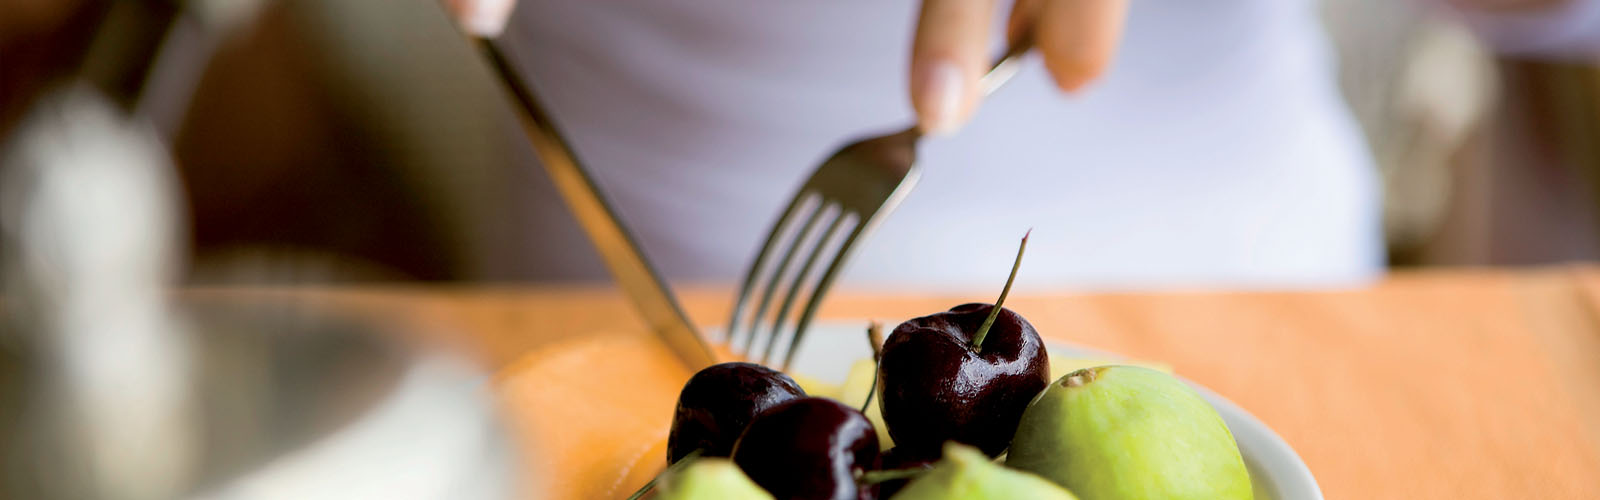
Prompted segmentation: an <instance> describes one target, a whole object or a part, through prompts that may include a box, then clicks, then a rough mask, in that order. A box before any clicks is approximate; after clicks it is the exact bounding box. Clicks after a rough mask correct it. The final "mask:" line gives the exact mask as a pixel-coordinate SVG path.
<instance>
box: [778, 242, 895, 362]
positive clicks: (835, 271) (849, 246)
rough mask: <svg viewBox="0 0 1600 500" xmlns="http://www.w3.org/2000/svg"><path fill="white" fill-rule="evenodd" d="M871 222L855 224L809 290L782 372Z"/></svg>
mask: <svg viewBox="0 0 1600 500" xmlns="http://www.w3.org/2000/svg"><path fill="white" fill-rule="evenodd" d="M872 222H873V221H870V220H869V221H866V222H861V221H858V222H857V223H856V225H855V228H854V229H852V230H850V235H849V236H846V237H845V239H844V243H843V244H841V245H839V253H837V254H835V255H834V256H833V262H831V263H829V264H828V270H827V271H825V272H823V273H822V279H821V280H818V281H817V286H816V288H813V289H812V290H811V298H810V299H808V300H806V308H805V311H804V312H802V313H800V320H799V321H797V322H796V323H795V327H794V336H793V337H791V338H790V339H789V350H788V352H785V353H784V355H783V365H782V370H784V371H788V370H789V365H790V364H791V363H793V362H794V355H795V351H797V350H798V349H796V348H797V347H799V345H800V338H801V336H802V335H805V332H806V328H807V327H809V326H811V319H812V318H813V317H815V316H816V315H817V306H819V305H821V304H822V298H823V297H825V296H827V294H828V289H829V288H832V287H833V279H834V278H835V277H837V276H838V275H839V270H840V269H842V268H844V264H845V261H847V260H849V259H850V255H851V253H852V252H853V251H854V250H855V248H854V247H855V244H856V240H859V239H860V238H861V234H862V233H864V232H866V230H867V229H868V228H870V227H871V226H872V225H873V224H872Z"/></svg>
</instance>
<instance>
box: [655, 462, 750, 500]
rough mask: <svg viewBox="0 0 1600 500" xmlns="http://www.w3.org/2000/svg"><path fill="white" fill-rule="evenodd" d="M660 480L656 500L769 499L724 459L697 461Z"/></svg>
mask: <svg viewBox="0 0 1600 500" xmlns="http://www.w3.org/2000/svg"><path fill="white" fill-rule="evenodd" d="M688 460H693V463H690V464H689V465H688V466H685V467H683V468H682V469H679V470H676V471H671V472H669V473H668V474H667V475H666V476H665V477H662V478H661V487H660V488H659V489H657V490H656V496H655V497H654V498H657V499H659V500H724V499H726V500H772V495H770V494H767V492H766V491H765V490H762V489H761V487H760V486H756V483H755V482H754V481H751V480H750V478H749V477H746V476H745V475H744V472H743V471H740V470H739V466H737V465H734V464H733V462H732V461H730V460H728V459H725V458H697V459H688Z"/></svg>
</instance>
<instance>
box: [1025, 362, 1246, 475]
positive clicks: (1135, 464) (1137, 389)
mask: <svg viewBox="0 0 1600 500" xmlns="http://www.w3.org/2000/svg"><path fill="white" fill-rule="evenodd" d="M1006 465H1008V466H1010V467H1014V468H1017V469H1021V470H1025V471H1029V472H1033V473H1035V474H1038V475H1040V476H1043V477H1044V478H1046V479H1049V480H1051V481H1054V482H1055V483H1056V484H1059V485H1061V486H1064V487H1066V488H1067V489H1068V490H1072V492H1073V493H1075V494H1077V495H1078V496H1079V497H1082V498H1083V500H1189V499H1194V500H1250V499H1251V498H1252V495H1253V494H1252V492H1251V486H1250V473H1249V472H1247V471H1246V470H1245V467H1244V459H1243V457H1241V456H1240V455H1239V446H1238V444H1236V443H1235V442H1234V440H1233V434H1232V433H1231V432H1229V431H1228V426H1227V425H1226V424H1225V423H1223V421H1222V416H1221V415H1218V414H1217V411H1216V409H1214V408H1212V407H1211V405H1210V404H1209V403H1206V401H1205V399H1202V398H1201V397H1200V395H1199V394H1197V393H1195V392H1194V390H1193V389H1191V388H1189V386H1188V385H1185V384H1184V383H1183V382H1182V381H1180V380H1178V379H1177V378H1176V377H1173V376H1171V375H1168V374H1165V373H1162V372H1159V371H1156V370H1151V369H1149V368H1141V367H1136V366H1102V367H1097V368H1085V369H1082V370H1078V371H1075V372H1072V373H1069V374H1067V375H1066V376H1063V377H1061V379H1059V380H1057V381H1055V383H1052V384H1050V386H1049V387H1047V388H1046V389H1045V391H1044V392H1043V393H1041V394H1040V395H1039V397H1038V398H1036V399H1034V401H1033V403H1032V404H1030V405H1029V406H1028V409H1027V410H1026V411H1024V412H1023V414H1022V422H1021V423H1020V424H1019V425H1018V427H1017V435H1016V436H1015V438H1013V440H1012V441H1011V452H1010V455H1009V456H1008V457H1007V459H1006Z"/></svg>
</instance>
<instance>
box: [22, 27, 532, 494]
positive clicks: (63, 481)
mask: <svg viewBox="0 0 1600 500" xmlns="http://www.w3.org/2000/svg"><path fill="white" fill-rule="evenodd" d="M156 3H159V2H156ZM138 5H143V3H142V2H122V3H120V4H119V7H124V8H137V6H138ZM126 6H135V7H126ZM169 7H170V6H169ZM130 19H131V20H132V21H130ZM138 19H141V17H140V16H131V17H126V18H114V20H115V21H118V22H129V23H131V24H124V25H122V28H124V29H126V28H130V26H131V27H132V28H133V30H132V31H133V32H136V33H142V34H144V35H148V34H149V33H151V32H152V31H153V32H157V33H158V34H159V32H161V31H162V30H165V29H167V28H166V27H155V28H153V29H141V28H139V27H138V26H137V25H138V24H139V21H137V20H138ZM143 19H150V20H157V21H160V20H161V16H159V15H157V16H152V17H147V18H143ZM169 22H170V19H167V20H165V22H163V23H162V24H163V26H166V25H167V24H168V23H169ZM112 26H116V25H115V24H112ZM113 38H114V37H113ZM159 38H161V39H164V40H166V42H163V43H162V44H157V46H162V45H165V44H166V43H167V42H171V41H172V37H166V36H162V37H159ZM113 41H115V40H113ZM97 45H102V43H101V42H99V41H97ZM157 52H158V53H159V54H161V55H162V57H156V55H155V54H148V53H138V52H137V51H134V53H133V55H130V54H129V53H127V52H118V51H111V52H102V53H104V54H109V55H108V56H107V57H109V59H102V60H101V61H100V62H98V63H94V64H92V66H93V67H92V68H89V69H95V68H100V69H108V70H109V73H107V74H102V75H100V77H97V76H96V75H94V74H93V73H94V72H93V71H87V72H86V75H85V77H86V79H88V80H90V81H93V82H95V83H98V84H100V85H99V87H100V88H95V85H90V84H88V83H85V82H83V81H78V82H73V83H69V84H67V85H65V86H63V87H61V88H58V89H55V90H53V91H52V92H51V93H50V94H49V95H47V96H46V97H45V98H43V99H41V100H40V101H38V102H37V103H36V104H35V106H34V107H33V109H32V110H31V111H30V112H29V113H28V114H27V116H26V117H25V118H24V120H23V121H22V122H21V124H20V125H19V126H18V127H17V129H16V131H15V133H14V134H13V135H12V136H11V137H9V138H6V139H5V140H4V142H3V143H0V260H3V267H0V269H3V271H0V273H3V274H0V280H3V285H4V288H3V290H4V293H5V297H4V300H3V301H0V315H3V316H0V325H3V328H4V330H3V331H0V498H28V499H54V498H105V499H166V498H206V499H211V498H216V499H234V498H238V499H255V498H263V499H266V498H272V499H277V498H296V499H307V498H312V499H315V498H329V499H334V498H338V499H346V498H382V499H478V498H484V499H487V498H505V497H508V496H509V495H510V493H511V490H512V486H511V485H512V481H511V478H510V470H511V469H510V466H511V462H512V459H511V449H510V448H509V447H508V444H507V440H506V439H504V437H503V435H502V433H503V430H502V427H501V426H500V424H499V421H498V419H497V416H496V415H497V412H496V411H495V410H496V409H495V405H494V403H493V397H492V394H491V392H490V391H489V387H488V385H487V378H486V377H485V376H484V375H483V374H482V373H480V372H478V371H477V370H475V369H473V368H472V367H471V366H470V365H468V364H466V363H465V362H463V361H461V360H459V359H457V358H455V357H454V356H451V355H448V354H444V353H435V352H427V351H422V350H418V349H415V348H411V347H407V346H403V345H400V344H398V343H397V341H398V339H399V336H398V335H395V334H393V333H384V332H381V331H379V330H380V327H379V325H376V324H374V323H369V322H359V321H355V320H353V319H351V318H339V317H337V316H335V315H332V314H329V313H326V312H324V311H319V310H318V309H316V308H315V307H312V304H309V303H288V302H278V303H262V302H248V303H247V302H243V301H232V302H228V301H223V302H218V301H215V300H198V301H192V304H191V303H186V304H179V303H176V302H174V301H173V298H172V297H173V294H172V290H171V286H172V284H173V283H174V282H175V278H176V276H177V275H178V274H179V270H180V268H181V262H182V260H181V256H182V255H183V253H182V252H181V251H180V248H181V246H180V243H179V241H181V240H180V239H179V238H180V237H181V236H180V235H181V234H182V231H181V230H180V229H179V228H180V227H182V226H181V223H180V221H181V220H182V219H181V218H180V215H179V209H178V207H179V206H180V203H179V199H178V197H177V196H178V193H179V192H180V191H179V189H178V187H177V186H176V184H175V182H174V180H173V168H172V165H171V162H170V158H169V156H168V153H167V151H166V148H165V146H164V145H163V144H162V142H161V141H160V140H159V138H158V137H159V136H158V134H157V133H156V132H155V131H154V127H152V126H151V125H150V123H149V122H148V118H149V116H147V114H150V113H152V111H151V109H152V108H150V106H149V105H148V104H149V102H150V101H149V100H148V99H145V98H146V97H149V96H152V95H157V94H154V93H152V92H153V91H151V89H148V88H142V87H148V86H149V85H150V83H149V82H158V83H159V82H162V81H163V80H164V78H163V77H164V76H165V77H166V78H165V80H166V81H167V82H168V84H171V85H182V84H184V83H185V82H183V80H184V78H183V77H182V75H181V71H179V70H180V69H181V68H171V67H169V68H168V69H162V67H163V66H165V65H164V64H163V62H165V61H170V60H172V59H171V58H170V57H169V56H170V55H171V54H172V53H174V51H170V50H167V49H165V48H163V49H161V50H159V51H157ZM177 52H178V53H181V52H182V51H177ZM132 59H136V60H132ZM152 66H154V67H155V68H156V69H155V74H148V73H150V69H149V68H151V67H152ZM179 66H182V65H181V64H180V65H179ZM173 75H178V76H173ZM130 78H131V79H130ZM128 81H136V82H137V81H144V82H146V83H144V84H138V83H136V84H135V85H134V86H133V87H132V89H133V90H134V91H135V92H134V94H133V95H131V96H130V95H116V92H117V90H118V89H119V88H124V87H120V86H118V85H105V84H106V83H117V82H128ZM104 92H110V93H111V94H110V95H108V94H107V93H104ZM184 92H186V91H178V92H176V93H174V94H169V97H168V98H169V99H174V101H171V102H177V103H181V102H183V97H182V94H183V93H184ZM130 97H131V98H130ZM130 110H140V111H141V112H142V113H141V114H136V113H132V112H130ZM184 306H190V307H184ZM385 326H391V325H385Z"/></svg>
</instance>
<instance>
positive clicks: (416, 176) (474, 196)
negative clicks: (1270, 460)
mask: <svg viewBox="0 0 1600 500" xmlns="http://www.w3.org/2000/svg"><path fill="white" fill-rule="evenodd" d="M111 3H114V2H106V1H103V0H6V1H5V2H4V5H5V7H4V10H5V12H6V14H5V15H4V16H0V136H4V135H6V134H7V133H8V132H9V131H10V130H11V129H12V128H13V127H15V126H16V125H17V123H18V122H19V120H20V119H21V118H22V116H23V114H24V113H25V111H26V110H27V109H28V106H29V105H30V103H32V102H33V101H34V100H35V99H37V98H38V97H39V96H40V95H41V94H42V93H43V92H44V91H45V90H46V89H48V88H49V87H50V85H51V84H52V83H55V82H59V81H60V80H61V79H63V78H66V77H67V76H69V75H72V74H73V73H74V72H75V71H76V70H77V69H78V68H79V67H80V66H81V65H82V63H83V62H84V61H85V59H86V58H88V57H89V56H90V55H89V54H88V49H89V47H90V45H91V41H92V39H93V38H94V34H95V32H96V28H97V26H99V24H100V23H101V21H102V20H103V19H104V18H105V17H106V12H107V11H108V9H109V8H110V7H109V6H110V4H111ZM431 3H432V0H394V1H384V2H321V1H296V0H286V1H280V2H268V3H267V4H266V5H265V6H264V7H263V9H262V11H261V12H260V13H259V14H258V16H256V18H255V19H254V20H252V21H250V22H248V23H244V24H242V25H241V26H239V27H237V28H236V29H231V30H229V32H228V33H227V34H226V36H224V37H222V38H221V39H220V41H218V42H217V45H216V51H215V54H214V57H213V59H212V60H211V62H210V64H209V65H206V66H205V67H204V73H203V75H202V76H201V77H200V78H199V80H198V81H199V83H198V86H197V87H196V88H195V89H194V94H193V96H192V100H191V101H189V105H188V106H187V111H186V112H183V113H168V115H169V116H165V117H156V121H157V122H162V121H165V123H158V126H159V127H160V128H163V129H164V130H163V132H164V133H167V134H170V143H171V147H172V148H173V153H174V155H175V158H176V165H177V166H178V170H179V172H180V175H181V181H182V186H183V189H184V190H185V193H184V194H185V197H184V200H185V202H186V203H187V204H188V206H187V213H188V215H189V217H191V218H192V227H191V230H192V238H193V241H192V243H193V248H194V255H193V262H192V264H193V266H192V272H191V274H190V275H189V277H188V279H189V280H192V281H197V282H208V281H210V282H215V281H227V280H230V279H233V278H230V277H229V276H231V275H238V274H241V273H244V274H249V275H251V276H253V278H252V279H267V280H294V279H297V278H296V276H300V275H306V274H310V275H317V276H319V277H321V278H322V279H332V280H394V279H416V280H491V281H525V280H535V281H537V280H557V279H593V277H595V276H603V268H602V267H601V265H600V263H599V261H598V260H597V259H595V258H594V257H592V256H584V255H578V256H576V257H574V258H573V260H572V261H573V262H577V263H578V267H584V266H587V268H586V269H579V270H577V271H573V272H571V273H562V274H557V275H552V274H549V273H544V272H542V271H539V270H536V269H529V268H527V266H522V265H519V262H518V260H519V256H523V255H528V254H530V253H531V252H535V251H538V250H539V249H540V248H541V246H542V245H541V243H544V242H551V241H569V242H570V241H581V240H582V233H581V232H579V231H578V229H577V228H576V226H575V225H574V224H573V223H572V222H570V221H568V220H567V216H566V214H561V213H554V214H552V213H543V212H541V211H539V210H533V209H531V208H530V207H532V206H533V205H532V204H531V203H532V202H530V201H529V200H538V199H541V198H548V197H553V196H555V194H554V191H553V190H552V188H551V187H550V186H549V185H548V181H547V180H546V179H545V178H544V175H543V173H542V172H541V171H540V170H539V169H538V168H536V166H535V165H534V163H533V159H532V155H531V154H530V153H529V152H528V151H527V149H526V146H525V144H524V143H522V142H521V138H520V136H519V135H518V134H517V132H516V129H515V125H514V124H515V122H514V121H513V120H512V118H511V117H510V115H509V114H508V113H506V112H505V111H504V110H503V109H500V108H499V106H501V103H500V101H499V96H498V94H496V93H495V90H494V87H493V84H492V82H491V80H490V77H489V74H488V72H486V71H485V70H484V69H483V68H482V64H481V63H480V62H479V61H477V60H475V59H474V55H473V54H472V53H471V52H470V49H469V48H468V47H467V46H466V45H465V44H462V43H459V42H458V40H459V37H460V35H459V33H458V32H457V31H456V30H455V28H454V27H453V26H452V25H451V23H450V22H449V20H447V19H446V16H445V14H444V13H443V12H442V11H441V10H440V9H438V8H437V7H436V6H434V5H430V4H431ZM1322 10H1323V17H1324V22H1325V25H1326V28H1327V31H1328V32H1329V34H1330V35H1331V38H1332V39H1333V41H1334V45H1335V48H1336V51H1337V57H1338V63H1339V72H1338V74H1339V80H1340V81H1339V83H1340V86H1341V89H1342V92H1343V95H1344V97H1345V99H1346V100H1347V102H1348V104H1349V106H1350V108H1351V109H1352V110H1354V113H1355V116H1356V117H1357V119H1358V120H1359V121H1360V125H1361V127H1362V129H1363V131H1364V133H1365V135H1366V139H1367V140H1368V142H1369V144H1370V146H1371V149H1372V152H1373V155H1374V156H1375V158H1376V159H1377V163H1378V165H1379V167H1380V170H1381V179H1382V181H1383V189H1384V193H1385V200H1386V201H1385V204H1384V206H1383V220H1384V232H1385V238H1386V242H1387V243H1386V244H1387V259H1388V261H1389V263H1390V264H1391V265H1392V266H1393V267H1396V268H1416V267H1429V266H1482V265H1527V264H1542V263H1552V262H1562V261H1570V260H1592V259H1595V258H1596V257H1600V221H1597V215H1596V211H1597V209H1600V198H1597V197H1596V189H1597V187H1600V70H1597V69H1596V66H1595V64H1593V63H1592V61H1591V62H1588V63H1586V62H1584V61H1582V60H1581V59H1580V60H1576V61H1569V62H1552V61H1544V60H1531V59H1519V58H1515V57H1508V56H1501V55H1496V54H1495V53H1494V52H1493V51H1490V50H1488V49H1486V48H1485V47H1484V46H1483V44H1482V43H1481V42H1479V41H1478V39H1477V38H1475V37H1474V36H1473V34H1472V33H1470V32H1468V31H1466V30H1465V29H1464V28H1463V27H1461V26H1460V25H1458V24H1456V23H1455V22H1454V21H1451V20H1449V19H1446V18H1444V17H1441V16H1437V15H1429V13H1428V12H1425V9H1424V5H1422V4H1421V3H1420V2H1394V1H1383V0H1325V1H1324V2H1323V6H1322ZM396 27H398V28H396ZM397 46H402V47H405V48H406V49H405V50H403V51H395V50H383V49H384V48H386V47H397ZM130 50H136V49H130ZM396 102H405V103H408V105H406V106H394V105H391V104H392V103H396ZM507 165H511V166H512V167H511V168H507V167H506V166H507ZM625 215H626V214H625ZM533 228H538V229H537V230H535V229H533ZM752 237H754V235H752ZM544 246H548V245H544ZM646 247H647V248H646V250H647V251H649V250H650V248H648V247H649V242H648V241H647V242H646ZM242 263H247V265H246V264H242ZM241 266H243V267H242V268H241ZM275 266H276V267H277V268H274V267H275ZM263 267H266V268H274V269H262V268H263ZM241 269H245V271H241ZM574 276H580V277H579V278H574ZM581 276H589V277H588V278H583V277H581ZM732 278H733V276H729V277H728V279H730V280H731V279H732Z"/></svg>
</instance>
